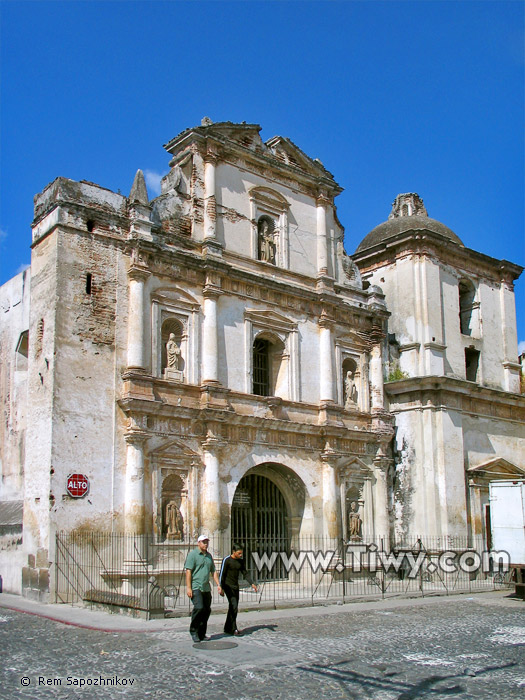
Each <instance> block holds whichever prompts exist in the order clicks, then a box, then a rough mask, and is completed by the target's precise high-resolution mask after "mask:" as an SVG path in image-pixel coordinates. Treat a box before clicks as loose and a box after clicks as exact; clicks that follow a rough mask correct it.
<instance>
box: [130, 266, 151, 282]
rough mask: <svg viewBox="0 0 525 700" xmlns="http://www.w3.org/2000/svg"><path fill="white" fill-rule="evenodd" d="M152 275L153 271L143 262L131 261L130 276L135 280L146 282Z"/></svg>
mask: <svg viewBox="0 0 525 700" xmlns="http://www.w3.org/2000/svg"><path fill="white" fill-rule="evenodd" d="M150 275H151V272H150V271H149V270H148V269H147V268H146V267H144V266H143V265H141V264H137V263H131V266H130V268H129V270H128V277H129V279H130V280H133V281H135V282H145V281H146V280H147V278H148V277H149V276H150Z"/></svg>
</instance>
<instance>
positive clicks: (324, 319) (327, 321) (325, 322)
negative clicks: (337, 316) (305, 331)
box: [319, 309, 335, 330]
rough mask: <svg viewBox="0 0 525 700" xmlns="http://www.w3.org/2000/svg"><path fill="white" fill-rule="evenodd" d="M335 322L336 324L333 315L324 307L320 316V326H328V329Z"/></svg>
mask: <svg viewBox="0 0 525 700" xmlns="http://www.w3.org/2000/svg"><path fill="white" fill-rule="evenodd" d="M334 324H335V321H334V319H333V318H331V317H330V316H329V315H328V314H327V312H326V311H325V309H323V311H322V312H321V315H320V316H319V326H320V327H321V328H328V329H330V330H331V329H332V328H333V327H334Z"/></svg>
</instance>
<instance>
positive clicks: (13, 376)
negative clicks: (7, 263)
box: [0, 270, 31, 501]
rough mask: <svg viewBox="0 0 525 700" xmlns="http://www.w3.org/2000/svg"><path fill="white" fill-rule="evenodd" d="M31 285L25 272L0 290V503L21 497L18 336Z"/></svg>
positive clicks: (23, 403)
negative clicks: (0, 404)
mask: <svg viewBox="0 0 525 700" xmlns="http://www.w3.org/2000/svg"><path fill="white" fill-rule="evenodd" d="M30 285H31V273H30V271H29V270H25V271H24V272H21V273H20V274H18V275H17V276H16V277H13V279H12V280H10V281H9V282H7V283H6V284H4V285H3V286H2V287H0V357H1V362H0V397H2V406H1V410H2V420H1V422H0V474H1V477H2V480H1V482H0V501H4V500H17V499H21V498H23V488H24V485H23V471H24V458H25V437H26V411H27V365H28V359H27V357H24V352H25V353H27V352H28V349H27V346H25V345H24V344H23V339H22V337H21V336H22V333H24V332H25V331H28V329H29V296H30ZM21 341H22V345H23V347H20V348H19V344H20V342H21ZM17 348H18V352H17Z"/></svg>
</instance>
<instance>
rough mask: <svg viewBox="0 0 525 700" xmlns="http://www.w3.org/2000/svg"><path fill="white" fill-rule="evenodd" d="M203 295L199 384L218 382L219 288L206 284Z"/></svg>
mask: <svg viewBox="0 0 525 700" xmlns="http://www.w3.org/2000/svg"><path fill="white" fill-rule="evenodd" d="M203 295H204V303H203V307H204V321H203V326H202V371H201V384H219V343H218V338H217V305H218V299H219V296H220V295H221V290H220V289H219V288H217V287H214V286H212V285H206V287H205V288H204V292H203Z"/></svg>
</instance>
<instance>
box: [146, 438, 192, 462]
mask: <svg viewBox="0 0 525 700" xmlns="http://www.w3.org/2000/svg"><path fill="white" fill-rule="evenodd" d="M149 457H150V459H152V460H154V461H155V462H156V463H157V464H162V465H166V464H172V465H174V466H178V465H188V466H189V465H192V464H194V465H196V466H198V465H199V464H201V461H202V460H201V457H200V455H199V454H198V453H197V452H194V451H193V450H192V449H190V448H189V447H188V446H187V445H185V444H184V443H183V442H181V441H180V440H168V441H165V440H164V441H163V442H162V443H161V444H160V445H159V446H158V447H156V448H154V449H152V450H150V451H149Z"/></svg>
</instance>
